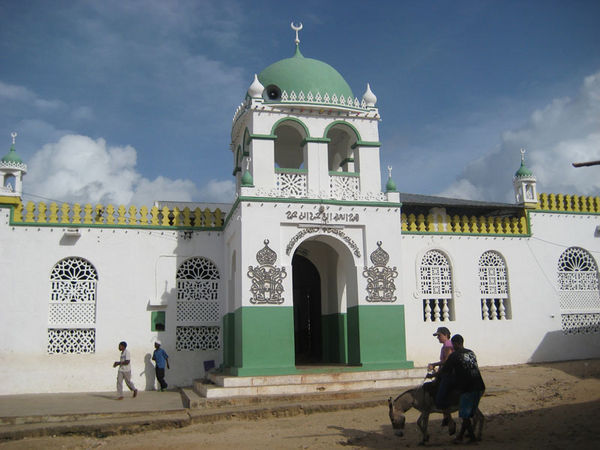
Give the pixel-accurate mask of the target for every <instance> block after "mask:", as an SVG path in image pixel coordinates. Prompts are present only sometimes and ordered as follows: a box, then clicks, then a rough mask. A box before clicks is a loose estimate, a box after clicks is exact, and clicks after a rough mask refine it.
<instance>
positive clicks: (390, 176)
mask: <svg viewBox="0 0 600 450" xmlns="http://www.w3.org/2000/svg"><path fill="white" fill-rule="evenodd" d="M388 177H389V178H392V166H388Z"/></svg>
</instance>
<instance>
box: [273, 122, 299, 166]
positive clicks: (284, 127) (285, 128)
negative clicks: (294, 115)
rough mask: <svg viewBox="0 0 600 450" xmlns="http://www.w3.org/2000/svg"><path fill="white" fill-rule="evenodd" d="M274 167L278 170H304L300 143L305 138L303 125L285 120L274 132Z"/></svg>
mask: <svg viewBox="0 0 600 450" xmlns="http://www.w3.org/2000/svg"><path fill="white" fill-rule="evenodd" d="M274 133H275V135H276V136H277V138H276V139H275V142H274V151H275V155H274V156H275V167H276V168H280V169H306V166H305V162H304V151H303V149H302V141H303V140H304V139H305V138H306V137H307V136H306V130H305V129H304V126H303V124H301V123H299V122H297V121H295V120H291V119H287V120H283V121H281V122H280V123H279V124H278V125H277V127H276V128H275V130H274Z"/></svg>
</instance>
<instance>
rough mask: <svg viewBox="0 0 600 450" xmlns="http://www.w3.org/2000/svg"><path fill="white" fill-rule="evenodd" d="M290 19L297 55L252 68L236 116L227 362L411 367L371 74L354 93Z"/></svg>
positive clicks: (261, 366) (266, 366) (277, 366)
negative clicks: (304, 46)
mask: <svg viewBox="0 0 600 450" xmlns="http://www.w3.org/2000/svg"><path fill="white" fill-rule="evenodd" d="M291 28H292V30H293V31H294V32H295V40H294V44H295V45H294V47H295V48H294V53H293V54H292V55H291V56H290V57H288V58H285V59H282V60H279V61H276V62H274V63H273V64H271V65H269V66H268V67H266V68H265V69H263V70H262V71H260V72H259V73H258V74H256V75H254V80H253V81H252V83H251V85H250V87H249V88H248V90H247V92H246V95H245V98H244V101H243V102H242V104H241V105H240V106H239V108H238V109H237V111H236V112H235V115H234V117H233V125H232V128H231V151H232V152H233V176H234V177H235V180H236V193H237V198H236V201H235V202H234V204H233V206H232V208H231V211H230V215H229V217H230V220H229V221H228V223H227V225H226V227H225V231H224V233H225V237H224V239H225V242H226V243H227V244H226V249H225V251H226V255H227V259H228V260H229V261H230V267H231V273H232V274H233V275H232V277H231V280H230V283H229V284H228V286H227V298H228V303H227V313H226V314H225V316H224V319H223V322H224V325H223V336H224V338H223V367H224V368H225V370H226V371H228V372H229V373H230V374H232V375H235V376H254V375H261V376H262V375H280V374H293V373H296V365H301V364H302V362H306V361H311V362H312V363H324V364H341V365H343V364H348V365H352V366H354V367H358V366H360V367H361V370H382V369H390V368H394V369H397V368H407V367H411V366H412V362H410V361H407V360H406V349H405V345H404V342H406V340H405V330H404V304H403V299H402V298H400V296H399V289H398V284H397V283H398V282H399V281H398V280H395V278H396V277H397V276H398V272H399V271H398V267H400V263H401V261H400V252H399V251H398V249H399V248H400V234H399V233H393V232H390V230H395V229H398V228H399V224H400V207H401V204H400V194H399V192H398V191H397V188H396V185H395V183H394V181H393V180H392V179H391V169H390V174H389V177H388V181H387V184H386V185H385V189H382V176H381V167H380V164H381V163H380V152H379V150H380V146H381V143H380V142H379V121H380V116H379V110H378V109H377V107H376V106H375V105H376V103H377V97H376V96H375V94H374V93H373V91H372V89H371V86H370V85H369V84H367V83H365V85H366V89H365V91H364V94H363V95H362V97H361V98H356V97H355V96H354V94H353V92H352V89H351V88H350V86H349V85H348V83H347V82H346V80H345V79H344V78H343V77H342V75H341V74H340V73H339V72H338V71H337V70H336V69H334V68H333V67H332V66H330V65H329V64H327V63H325V62H323V61H319V60H317V59H313V58H308V57H305V56H304V55H303V54H302V53H301V52H300V37H299V36H298V33H299V31H300V30H302V24H298V25H296V24H294V23H292V24H291ZM384 184H385V183H384ZM375 330H376V332H377V336H378V338H377V339H373V338H372V336H373V333H374V332H375Z"/></svg>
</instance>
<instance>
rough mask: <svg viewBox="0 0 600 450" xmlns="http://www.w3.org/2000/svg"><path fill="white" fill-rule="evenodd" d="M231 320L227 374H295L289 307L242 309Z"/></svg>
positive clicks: (292, 323)
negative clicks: (232, 347) (231, 361)
mask: <svg viewBox="0 0 600 450" xmlns="http://www.w3.org/2000/svg"><path fill="white" fill-rule="evenodd" d="M233 316H234V317H233V328H234V332H233V339H234V342H235V344H234V349H233V350H234V351H233V354H234V358H233V364H232V365H230V367H229V370H228V371H229V372H230V373H231V374H233V375H238V376H251V375H266V374H269V375H275V374H278V375H279V374H286V373H295V371H296V367H295V354H294V309H293V307H288V306H246V307H241V308H238V309H237V310H236V311H235V312H234V314H233ZM230 335H231V333H227V334H225V336H224V337H225V338H228V337H229V336H230ZM225 347H226V348H228V347H229V343H228V344H226V345H225Z"/></svg>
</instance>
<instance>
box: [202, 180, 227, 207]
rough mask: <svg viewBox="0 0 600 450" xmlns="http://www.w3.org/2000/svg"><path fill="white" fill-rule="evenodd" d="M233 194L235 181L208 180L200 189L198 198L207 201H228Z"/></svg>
mask: <svg viewBox="0 0 600 450" xmlns="http://www.w3.org/2000/svg"><path fill="white" fill-rule="evenodd" d="M234 196H235V183H234V182H233V181H231V180H214V179H213V180H210V181H209V182H208V183H207V184H206V186H204V187H203V188H202V189H200V198H201V199H202V200H204V201H207V202H219V203H228V202H232V201H233V198H234Z"/></svg>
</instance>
